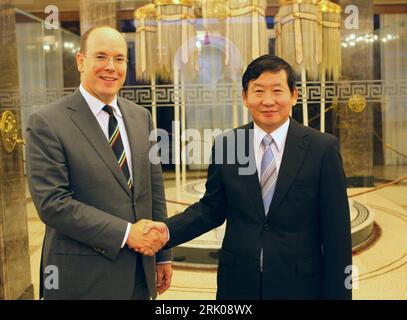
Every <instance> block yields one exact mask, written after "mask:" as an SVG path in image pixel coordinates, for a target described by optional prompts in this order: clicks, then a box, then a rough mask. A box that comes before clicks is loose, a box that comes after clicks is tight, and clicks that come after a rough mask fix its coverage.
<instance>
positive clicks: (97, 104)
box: [79, 84, 133, 180]
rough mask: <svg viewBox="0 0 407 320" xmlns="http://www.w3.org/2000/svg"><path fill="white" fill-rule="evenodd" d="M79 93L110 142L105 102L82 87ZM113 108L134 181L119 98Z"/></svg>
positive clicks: (113, 103)
mask: <svg viewBox="0 0 407 320" xmlns="http://www.w3.org/2000/svg"><path fill="white" fill-rule="evenodd" d="M79 91H80V92H81V94H82V96H83V98H84V99H85V101H86V103H87V104H88V106H89V108H90V110H91V111H92V113H93V115H94V116H95V118H96V120H97V121H98V123H99V125H100V127H101V128H102V130H103V133H104V134H105V137H106V139H107V141H109V114H108V113H107V112H105V111H103V110H102V109H103V107H104V106H105V105H106V104H105V103H104V102H102V101H100V100H99V99H98V98H96V97H94V96H93V95H91V94H90V93H89V92H88V91H86V89H85V88H84V87H83V86H82V84H81V85H80V86H79ZM109 106H111V107H112V108H113V114H114V116H115V117H116V119H117V124H118V125H119V130H120V137H121V139H122V141H123V147H124V151H125V152H126V158H127V166H128V167H129V172H130V177H131V179H132V180H133V168H132V165H131V163H132V162H131V150H130V144H129V139H128V138H127V132H126V127H125V125H124V120H123V115H122V113H121V112H120V109H119V106H118V105H117V96H115V97H114V99H113V101H112V102H111V103H110V104H109Z"/></svg>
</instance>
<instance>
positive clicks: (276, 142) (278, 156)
mask: <svg viewBox="0 0 407 320" xmlns="http://www.w3.org/2000/svg"><path fill="white" fill-rule="evenodd" d="M289 125H290V119H287V121H286V122H284V124H282V125H281V126H280V127H279V128H277V129H276V130H274V131H273V132H272V133H270V135H271V137H272V138H273V142H272V143H271V145H270V148H271V151H272V152H273V155H274V160H275V162H276V170H277V177H278V173H279V171H280V166H281V160H282V159H283V154H284V148H285V142H286V140H287V133H288V127H289ZM253 128H254V135H253V136H254V137H253V140H254V141H253V142H254V156H255V159H256V167H257V173H258V177H259V182H260V176H261V160H262V158H263V154H264V145H263V144H262V143H261V142H262V141H263V138H264V137H265V136H266V135H267V132H265V131H264V130H262V129H261V128H260V127H259V126H258V125H257V124H256V122H254V121H253ZM260 271H263V248H261V252H260Z"/></svg>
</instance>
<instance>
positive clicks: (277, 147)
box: [253, 119, 290, 181]
mask: <svg viewBox="0 0 407 320" xmlns="http://www.w3.org/2000/svg"><path fill="white" fill-rule="evenodd" d="M289 125H290V119H287V121H286V122H284V124H283V125H281V126H280V127H279V128H277V129H276V130H274V131H273V132H272V133H270V135H271V136H272V138H273V143H272V144H271V146H270V147H271V151H272V152H273V155H274V159H275V161H276V169H277V175H278V173H279V171H280V166H281V161H282V159H283V154H284V148H285V142H286V140H287V133H288V127H289ZM253 127H254V137H253V139H254V156H255V159H256V167H257V173H258V177H259V181H260V174H261V159H262V158H263V153H264V146H263V144H262V143H261V142H262V140H263V138H264V136H265V135H267V132H265V131H264V130H262V129H261V128H260V127H259V126H258V125H257V124H256V122H254V121H253Z"/></svg>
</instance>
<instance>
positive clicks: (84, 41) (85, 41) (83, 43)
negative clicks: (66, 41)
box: [79, 24, 127, 54]
mask: <svg viewBox="0 0 407 320" xmlns="http://www.w3.org/2000/svg"><path fill="white" fill-rule="evenodd" d="M100 28H110V29H112V30H116V31H117V32H119V31H118V30H117V29H115V28H113V27H112V26H109V25H107V24H106V25H98V26H93V27H91V28H90V29H88V30H87V31H86V32H85V33H84V34H83V35H82V37H81V46H80V48H79V52H80V53H82V54H86V48H87V44H88V38H89V35H90V34H91V33H92V31H94V30H96V29H100ZM119 33H120V32H119ZM125 42H126V41H125ZM126 46H127V43H126Z"/></svg>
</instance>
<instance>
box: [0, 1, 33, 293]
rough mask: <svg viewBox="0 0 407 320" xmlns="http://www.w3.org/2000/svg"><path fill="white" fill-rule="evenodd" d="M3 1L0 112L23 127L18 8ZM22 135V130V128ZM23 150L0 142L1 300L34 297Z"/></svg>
mask: <svg viewBox="0 0 407 320" xmlns="http://www.w3.org/2000/svg"><path fill="white" fill-rule="evenodd" d="M11 2H12V1H11V0H0V46H1V55H0V70H2V80H1V81H0V93H1V94H0V114H1V113H3V112H4V111H5V110H10V111H11V112H13V113H14V115H15V116H16V118H17V125H18V127H19V128H21V116H20V104H19V98H18V88H19V82H18V60H17V46H16V25H15V11H14V8H13V7H12V6H11ZM19 136H20V137H21V130H20V131H19ZM33 297H34V295H33V286H32V283H31V266H30V254H29V246H28V227H27V214H26V195H25V178H24V170H23V149H22V147H21V146H20V145H18V146H17V147H16V149H15V150H14V152H12V153H7V152H6V151H5V149H4V148H3V145H2V143H1V142H0V299H32V298H33Z"/></svg>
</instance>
